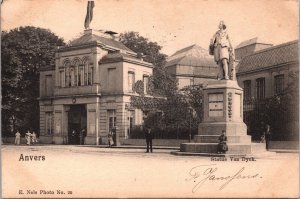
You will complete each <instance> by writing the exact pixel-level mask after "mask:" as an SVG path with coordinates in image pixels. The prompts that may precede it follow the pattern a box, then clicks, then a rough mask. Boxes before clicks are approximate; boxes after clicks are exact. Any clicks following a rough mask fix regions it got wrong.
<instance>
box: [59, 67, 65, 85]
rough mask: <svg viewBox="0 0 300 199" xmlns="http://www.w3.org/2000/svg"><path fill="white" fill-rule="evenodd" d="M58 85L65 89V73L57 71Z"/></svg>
mask: <svg viewBox="0 0 300 199" xmlns="http://www.w3.org/2000/svg"><path fill="white" fill-rule="evenodd" d="M59 85H60V86H61V87H65V72H64V70H60V71H59Z"/></svg>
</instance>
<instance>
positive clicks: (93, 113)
mask: <svg viewBox="0 0 300 199" xmlns="http://www.w3.org/2000/svg"><path fill="white" fill-rule="evenodd" d="M86 111H87V136H86V137H85V144H87V145H98V144H99V132H100V130H99V103H93V104H87V107H86Z"/></svg>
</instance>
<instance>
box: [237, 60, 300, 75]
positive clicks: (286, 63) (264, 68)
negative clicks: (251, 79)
mask: <svg viewBox="0 0 300 199" xmlns="http://www.w3.org/2000/svg"><path fill="white" fill-rule="evenodd" d="M297 62H298V64H299V60H297V61H290V62H285V63H281V64H277V65H270V66H267V67H263V68H258V69H255V70H249V71H244V72H237V73H236V75H237V76H240V75H246V74H249V73H255V72H259V71H264V70H269V69H272V68H279V67H282V66H285V65H289V64H296V63H297Z"/></svg>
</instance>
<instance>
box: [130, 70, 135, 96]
mask: <svg viewBox="0 0 300 199" xmlns="http://www.w3.org/2000/svg"><path fill="white" fill-rule="evenodd" d="M134 81H135V77H134V72H128V92H133V86H134Z"/></svg>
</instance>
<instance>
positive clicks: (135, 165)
mask: <svg viewBox="0 0 300 199" xmlns="http://www.w3.org/2000/svg"><path fill="white" fill-rule="evenodd" d="M1 151H2V193H3V196H4V197H20V198H34V197H40V198H45V197H52V198H53V197H55V198H62V197H63V198H65V197H80V198H82V197H104V198H105V197H172V198H173V197H274V196H277V197H297V196H298V195H299V180H298V176H299V158H298V154H297V153H281V154H276V153H273V154H271V155H270V156H265V157H260V158H257V157H251V156H248V157H244V158H242V157H240V158H238V159H231V158H230V157H226V158H216V157H199V156H175V155H171V154H170V152H171V151H174V150H173V149H155V150H154V153H145V149H139V148H129V149H128V148H126V149H124V148H99V147H86V146H63V145H45V146H12V145H4V146H2V149H1Z"/></svg>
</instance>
